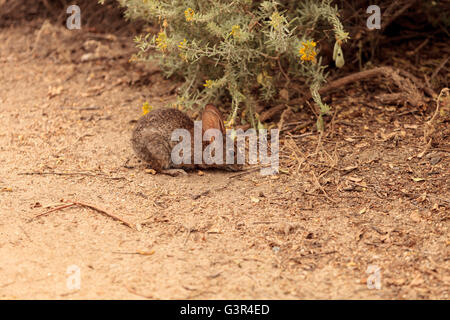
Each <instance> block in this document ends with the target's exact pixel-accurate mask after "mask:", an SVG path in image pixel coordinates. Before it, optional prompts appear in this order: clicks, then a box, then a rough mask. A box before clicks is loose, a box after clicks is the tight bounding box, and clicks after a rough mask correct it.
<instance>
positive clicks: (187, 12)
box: [184, 8, 195, 22]
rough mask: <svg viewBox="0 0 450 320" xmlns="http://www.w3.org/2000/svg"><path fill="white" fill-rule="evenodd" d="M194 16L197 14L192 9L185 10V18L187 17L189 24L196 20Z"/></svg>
mask: <svg viewBox="0 0 450 320" xmlns="http://www.w3.org/2000/svg"><path fill="white" fill-rule="evenodd" d="M194 14H195V12H194V10H192V9H191V8H187V9H186V10H184V16H185V17H186V21H187V22H190V21H193V20H194Z"/></svg>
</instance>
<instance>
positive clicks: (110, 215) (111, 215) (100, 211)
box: [28, 201, 135, 229]
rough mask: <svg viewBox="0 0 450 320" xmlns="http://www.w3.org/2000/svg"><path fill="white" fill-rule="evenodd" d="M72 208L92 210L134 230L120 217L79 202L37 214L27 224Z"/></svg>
mask: <svg viewBox="0 0 450 320" xmlns="http://www.w3.org/2000/svg"><path fill="white" fill-rule="evenodd" d="M73 206H80V207H84V208H89V209H92V210H94V211H96V212H98V213H100V214H102V215H104V216H107V217H109V218H112V219H113V220H116V221H119V222H121V223H123V224H124V225H126V226H127V227H129V228H131V229H135V227H134V226H133V224H131V223H130V222H128V221H126V220H124V219H122V218H120V217H117V216H116V215H113V214H112V213H109V212H107V211H105V210H102V209H99V208H97V207H95V206H93V205H91V204H87V203H83V202H79V201H68V203H67V204H65V205H62V206H60V207H57V208H53V209H51V210H48V211H45V212H43V213H40V214H38V215H37V216H35V217H33V218H31V219H30V220H28V222H31V221H33V220H35V219H37V218H40V217H43V216H46V215H48V214H50V213H52V212H55V211H59V210H62V209H65V208H69V207H73Z"/></svg>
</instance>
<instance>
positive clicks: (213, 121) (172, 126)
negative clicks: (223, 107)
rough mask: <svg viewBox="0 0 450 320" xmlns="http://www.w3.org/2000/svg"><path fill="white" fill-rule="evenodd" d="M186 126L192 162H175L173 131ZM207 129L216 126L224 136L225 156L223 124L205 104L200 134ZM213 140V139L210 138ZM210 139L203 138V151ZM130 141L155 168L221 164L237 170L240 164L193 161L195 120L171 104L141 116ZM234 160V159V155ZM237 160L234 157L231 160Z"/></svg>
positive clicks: (222, 166) (175, 142)
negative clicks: (204, 140) (173, 157)
mask: <svg viewBox="0 0 450 320" xmlns="http://www.w3.org/2000/svg"><path fill="white" fill-rule="evenodd" d="M176 129H186V130H188V131H189V133H190V134H191V157H192V159H191V160H192V161H191V164H183V163H182V164H180V165H175V164H174V163H173V162H172V159H171V153H172V149H173V147H174V146H175V145H177V144H178V143H179V142H178V141H171V136H172V132H173V131H174V130H176ZM208 129H218V130H219V131H220V132H222V136H223V138H224V141H223V146H224V147H223V148H224V152H223V155H224V157H225V154H226V151H225V127H224V124H223V119H222V115H221V113H220V111H219V110H218V109H217V108H216V107H215V106H213V105H211V104H208V105H207V106H206V107H205V109H204V111H203V114H202V131H203V132H202V134H203V133H204V132H205V131H206V130H208ZM210 142H212V140H211V141H210ZM210 142H203V144H202V151H203V150H204V148H205V147H206V146H207V145H208V144H209V143H210ZM131 143H132V146H133V150H134V152H135V153H136V155H137V156H138V157H139V158H140V159H142V160H144V161H145V162H146V163H147V164H148V165H149V166H150V167H151V168H152V169H154V170H155V171H157V172H164V171H165V170H168V169H179V168H182V169H194V168H211V167H214V168H222V169H225V170H231V171H236V170H239V169H241V168H242V166H240V165H237V164H225V159H224V161H223V163H224V164H211V165H207V164H204V163H202V164H194V161H193V159H194V122H193V121H192V120H191V119H190V118H189V117H188V116H187V115H186V114H185V113H183V112H181V111H180V110H177V109H173V108H162V109H155V110H152V111H151V112H149V113H147V114H146V115H144V116H142V117H141V118H140V119H139V120H138V121H137V124H136V127H135V129H134V131H133V134H132V138H131ZM235 160H236V159H235ZM234 163H236V161H235V162H234Z"/></svg>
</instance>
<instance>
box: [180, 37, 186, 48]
mask: <svg viewBox="0 0 450 320" xmlns="http://www.w3.org/2000/svg"><path fill="white" fill-rule="evenodd" d="M186 42H187V41H186V38H185V39H183V41H180V43H179V44H178V48H180V49H185V48H186Z"/></svg>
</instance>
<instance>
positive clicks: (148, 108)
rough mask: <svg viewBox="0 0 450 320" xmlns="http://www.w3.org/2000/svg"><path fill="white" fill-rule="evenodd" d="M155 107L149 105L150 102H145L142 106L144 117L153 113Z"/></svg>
mask: <svg viewBox="0 0 450 320" xmlns="http://www.w3.org/2000/svg"><path fill="white" fill-rule="evenodd" d="M152 109H153V107H152V106H151V105H149V103H148V102H145V103H144V104H143V105H142V115H143V116H145V115H146V114H147V113H149V112H150V111H152Z"/></svg>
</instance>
